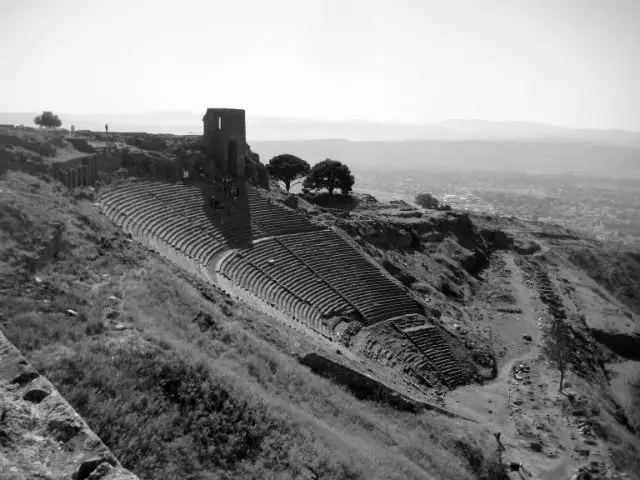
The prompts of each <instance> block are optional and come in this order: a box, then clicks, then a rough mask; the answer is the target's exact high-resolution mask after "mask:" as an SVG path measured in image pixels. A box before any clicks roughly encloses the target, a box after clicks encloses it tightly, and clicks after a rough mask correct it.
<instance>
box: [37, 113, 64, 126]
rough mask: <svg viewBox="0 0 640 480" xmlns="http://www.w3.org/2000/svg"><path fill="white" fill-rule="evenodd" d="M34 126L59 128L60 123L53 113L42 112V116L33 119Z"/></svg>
mask: <svg viewBox="0 0 640 480" xmlns="http://www.w3.org/2000/svg"><path fill="white" fill-rule="evenodd" d="M33 121H34V122H35V124H36V125H39V126H41V127H59V126H60V125H62V121H61V120H60V118H58V116H57V115H54V114H53V112H42V115H38V116H37V117H36V118H34V119H33Z"/></svg>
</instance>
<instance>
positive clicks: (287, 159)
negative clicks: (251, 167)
mask: <svg viewBox="0 0 640 480" xmlns="http://www.w3.org/2000/svg"><path fill="white" fill-rule="evenodd" d="M310 168H311V167H310V166H309V164H308V163H307V162H305V161H304V160H302V159H301V158H298V157H296V156H295V155H291V154H289V153H283V154H282V155H276V156H275V157H273V158H272V159H271V160H269V164H268V165H267V169H268V170H269V175H271V176H272V177H273V178H276V179H278V180H281V181H283V182H284V186H285V188H286V189H287V192H288V191H289V189H290V188H291V182H292V181H293V180H295V179H296V178H302V177H304V176H305V175H307V174H308V173H309V169H310Z"/></svg>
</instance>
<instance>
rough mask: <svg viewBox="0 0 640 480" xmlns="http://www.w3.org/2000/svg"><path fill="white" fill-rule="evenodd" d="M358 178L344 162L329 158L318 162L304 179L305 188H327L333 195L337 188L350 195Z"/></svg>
mask: <svg viewBox="0 0 640 480" xmlns="http://www.w3.org/2000/svg"><path fill="white" fill-rule="evenodd" d="M355 182H356V179H355V178H354V176H353V175H351V170H349V167H347V166H346V165H345V164H343V163H342V162H339V161H337V160H331V159H329V158H327V159H326V160H323V161H322V162H319V163H316V164H315V165H314V166H313V168H311V171H310V172H309V175H307V178H305V180H304V184H303V186H304V188H305V189H307V190H320V189H322V188H326V189H327V190H328V191H329V195H333V191H334V190H335V189H336V188H339V189H340V190H342V194H343V195H348V194H349V193H350V192H351V190H352V189H353V184H354V183H355Z"/></svg>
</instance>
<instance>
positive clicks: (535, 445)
mask: <svg viewBox="0 0 640 480" xmlns="http://www.w3.org/2000/svg"><path fill="white" fill-rule="evenodd" d="M529 447H530V448H531V450H533V451H534V452H542V443H541V442H531V444H530V445H529Z"/></svg>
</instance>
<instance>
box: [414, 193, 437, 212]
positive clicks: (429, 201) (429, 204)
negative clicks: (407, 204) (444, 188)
mask: <svg viewBox="0 0 640 480" xmlns="http://www.w3.org/2000/svg"><path fill="white" fill-rule="evenodd" d="M415 202H416V203H417V204H418V205H420V206H421V207H424V208H429V209H431V210H436V209H437V208H438V207H439V206H440V202H438V200H437V199H436V198H435V197H434V196H433V195H431V194H430V193H421V194H419V195H416V198H415Z"/></svg>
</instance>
